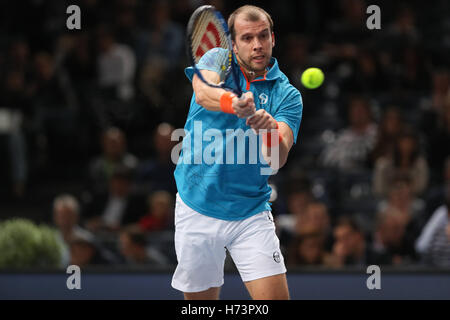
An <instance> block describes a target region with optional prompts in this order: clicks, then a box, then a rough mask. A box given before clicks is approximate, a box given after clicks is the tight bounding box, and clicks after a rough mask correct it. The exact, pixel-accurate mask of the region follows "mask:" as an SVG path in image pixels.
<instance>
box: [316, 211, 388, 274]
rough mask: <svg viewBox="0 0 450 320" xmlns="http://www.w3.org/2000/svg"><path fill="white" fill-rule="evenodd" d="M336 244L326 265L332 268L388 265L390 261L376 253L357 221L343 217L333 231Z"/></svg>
mask: <svg viewBox="0 0 450 320" xmlns="http://www.w3.org/2000/svg"><path fill="white" fill-rule="evenodd" d="M333 234H334V244H333V249H332V252H331V254H330V255H329V256H328V257H327V259H326V261H325V264H326V265H328V266H331V267H343V266H365V265H371V264H378V265H381V264H388V263H389V260H388V259H387V258H386V257H385V256H383V255H379V254H377V253H375V252H374V251H373V250H372V249H371V247H370V246H369V245H368V243H367V241H366V238H365V235H364V233H363V231H362V230H361V228H360V227H359V226H358V224H357V223H356V221H355V220H353V219H352V218H349V217H345V216H343V217H341V218H340V219H339V220H338V222H337V223H336V226H335V227H334V230H333Z"/></svg>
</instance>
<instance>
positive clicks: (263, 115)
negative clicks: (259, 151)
mask: <svg viewBox="0 0 450 320" xmlns="http://www.w3.org/2000/svg"><path fill="white" fill-rule="evenodd" d="M246 123H247V125H248V126H250V127H251V128H252V129H253V130H255V132H256V133H257V134H259V130H261V129H265V130H267V132H270V130H272V129H276V128H277V121H276V120H275V119H274V118H273V117H272V116H271V115H270V113H268V112H267V111H266V110H264V109H259V110H258V111H256V112H255V114H254V115H253V117H251V118H249V119H247V121H246Z"/></svg>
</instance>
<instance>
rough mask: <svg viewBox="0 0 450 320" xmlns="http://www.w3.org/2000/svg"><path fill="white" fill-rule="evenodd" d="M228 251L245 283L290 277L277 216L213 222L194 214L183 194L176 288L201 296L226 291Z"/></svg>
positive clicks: (177, 235) (179, 207) (178, 205)
mask: <svg viewBox="0 0 450 320" xmlns="http://www.w3.org/2000/svg"><path fill="white" fill-rule="evenodd" d="M225 249H227V250H228V251H229V253H230V255H231V258H232V259H233V261H234V263H235V265H236V267H237V269H238V270H239V273H240V275H241V278H242V280H243V281H244V282H246V281H251V280H256V279H260V278H264V277H268V276H273V275H277V274H282V273H285V272H286V267H285V265H284V258H283V255H282V254H281V251H280V241H279V240H278V237H277V235H276V234H275V224H274V222H273V217H272V213H271V212H270V211H263V212H261V213H258V214H256V215H254V216H251V217H249V218H247V219H245V220H238V221H227V220H221V219H216V218H212V217H208V216H206V215H203V214H201V213H198V212H197V211H195V210H192V209H191V208H189V207H188V206H187V205H186V204H185V203H184V202H183V201H182V200H181V198H180V196H179V195H178V194H177V200H176V206H175V250H176V254H177V260H178V265H177V268H176V270H175V273H174V275H173V278H172V287H174V288H175V289H177V290H180V291H182V292H200V291H204V290H207V289H209V288H211V287H220V286H222V285H223V275H224V263H225V258H226V251H225Z"/></svg>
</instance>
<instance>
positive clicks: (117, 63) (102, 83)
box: [97, 25, 136, 101]
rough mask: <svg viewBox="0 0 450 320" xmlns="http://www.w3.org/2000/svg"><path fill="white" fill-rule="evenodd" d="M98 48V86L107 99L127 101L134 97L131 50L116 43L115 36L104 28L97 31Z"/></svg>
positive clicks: (133, 56) (132, 53) (133, 72)
mask: <svg viewBox="0 0 450 320" xmlns="http://www.w3.org/2000/svg"><path fill="white" fill-rule="evenodd" d="M97 41H98V48H99V56H98V60H97V65H98V84H99V87H100V89H101V90H102V92H103V95H104V97H106V98H107V99H108V98H109V99H112V100H118V101H129V100H131V99H132V98H133V97H134V94H135V92H134V87H133V80H134V76H135V71H136V58H135V55H134V52H133V50H132V49H131V48H130V47H129V46H127V45H125V44H120V43H117V42H116V39H115V36H114V34H113V32H112V31H111V30H109V28H108V27H106V26H104V25H103V26H100V27H99V28H98V29H97Z"/></svg>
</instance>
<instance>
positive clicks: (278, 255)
mask: <svg viewBox="0 0 450 320" xmlns="http://www.w3.org/2000/svg"><path fill="white" fill-rule="evenodd" d="M273 260H275V262H276V263H280V261H281V258H280V253H279V252H278V251H275V252H274V253H273Z"/></svg>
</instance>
